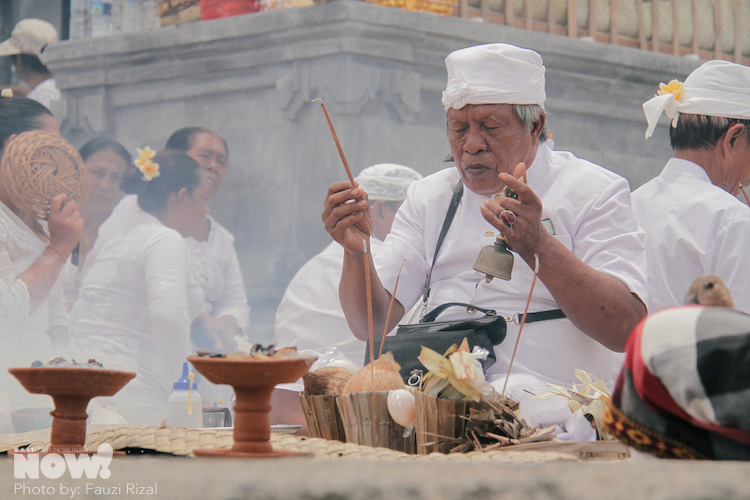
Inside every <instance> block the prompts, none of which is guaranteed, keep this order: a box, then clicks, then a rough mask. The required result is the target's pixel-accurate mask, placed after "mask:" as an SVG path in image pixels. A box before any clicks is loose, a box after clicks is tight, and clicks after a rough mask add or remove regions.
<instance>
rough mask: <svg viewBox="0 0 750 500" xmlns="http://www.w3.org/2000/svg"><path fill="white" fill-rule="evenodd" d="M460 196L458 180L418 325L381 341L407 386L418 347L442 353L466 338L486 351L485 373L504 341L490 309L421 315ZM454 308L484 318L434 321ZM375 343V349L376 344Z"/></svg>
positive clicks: (500, 320)
mask: <svg viewBox="0 0 750 500" xmlns="http://www.w3.org/2000/svg"><path fill="white" fill-rule="evenodd" d="M463 193H464V185H463V182H461V180H459V181H458V183H457V184H456V187H455V188H454V190H453V198H452V199H451V204H450V205H449V206H448V212H447V213H446V214H445V220H444V221H443V227H442V228H441V229H440V235H439V236H438V240H437V245H436V246H435V255H434V256H433V257H432V266H430V271H429V273H427V279H426V281H425V285H424V293H423V294H422V313H423V315H422V318H421V319H420V320H419V323H415V324H409V325H398V329H397V330H396V335H393V336H387V337H385V339H384V340H383V352H390V353H391V354H393V358H394V360H395V361H396V362H397V363H398V364H399V365H401V369H400V370H399V372H400V374H401V378H403V379H404V382H405V383H407V384H408V383H409V379H410V378H411V376H412V372H413V371H414V370H421V371H422V372H424V366H423V365H422V363H421V362H420V361H419V360H418V359H417V357H418V356H419V354H420V353H421V352H422V346H425V347H429V348H430V349H432V350H434V351H435V352H438V353H440V354H443V353H445V351H447V350H448V348H450V347H451V346H452V345H453V344H456V345H460V344H461V342H463V340H464V338H466V340H467V341H468V343H469V349H470V350H471V349H473V348H474V346H475V345H478V346H480V347H483V348H485V349H487V351H488V352H489V354H488V356H487V359H485V360H482V362H481V363H482V368H483V369H484V370H487V368H489V367H490V366H492V365H493V364H494V363H495V361H497V358H496V357H495V351H494V349H493V346H494V345H498V344H500V343H501V342H502V341H503V340H504V339H505V330H506V324H505V318H503V317H502V316H498V315H497V313H496V312H495V311H494V310H491V309H484V308H481V307H477V306H473V305H471V304H465V303H463V302H448V303H445V304H442V305H440V306H438V307H436V308H435V309H433V310H432V311H430V312H429V313H426V314H425V312H426V310H427V304H428V301H429V297H430V281H431V280H432V269H433V268H434V267H435V261H436V260H437V255H438V252H439V251H440V247H441V246H442V244H443V240H444V239H445V235H446V233H447V232H448V228H449V227H450V225H451V222H453V216H454V215H455V214H456V210H457V209H458V204H459V202H460V201H461V197H462V196H463ZM454 306H460V307H465V308H466V309H467V311H481V312H483V313H484V316H482V317H480V318H471V319H469V318H465V319H459V320H453V321H435V320H436V319H437V317H438V316H439V315H440V314H441V313H442V312H443V311H445V310H446V309H447V308H449V307H454ZM376 344H377V345H378V347H379V345H380V344H379V343H376ZM369 361H370V345H369V344H368V345H367V347H366V348H365V360H364V362H365V364H367V363H368V362H369Z"/></svg>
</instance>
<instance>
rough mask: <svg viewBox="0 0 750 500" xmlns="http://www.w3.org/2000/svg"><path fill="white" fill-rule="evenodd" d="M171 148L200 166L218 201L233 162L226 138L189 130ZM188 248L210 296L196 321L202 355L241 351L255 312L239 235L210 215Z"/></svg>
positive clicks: (195, 335) (194, 328)
mask: <svg viewBox="0 0 750 500" xmlns="http://www.w3.org/2000/svg"><path fill="white" fill-rule="evenodd" d="M166 148H167V149H175V150H178V151H182V152H184V153H187V154H188V155H189V156H191V157H192V158H193V159H194V160H195V161H197V162H198V164H199V165H200V166H201V168H203V172H204V178H205V179H204V181H205V182H206V184H207V189H206V200H207V201H210V200H212V199H213V198H214V197H216V195H217V194H218V193H219V190H220V189H221V185H222V183H223V182H224V177H225V176H226V173H227V164H228V161H229V147H228V146H227V143H226V141H225V140H224V139H223V138H221V137H219V135H217V134H216V133H215V132H212V131H211V130H208V129H206V128H203V127H185V128H181V129H179V130H177V131H176V132H174V133H173V134H172V135H171V136H170V137H169V139H168V140H167V144H166ZM186 242H187V249H188V262H189V263H190V271H191V274H192V277H193V279H194V280H195V282H196V283H197V284H198V285H199V286H200V287H201V289H203V294H204V296H205V302H204V304H203V308H202V310H201V312H200V313H199V314H198V316H197V317H196V318H195V320H194V321H193V325H192V338H193V341H194V342H195V343H196V345H197V347H200V348H202V349H208V350H218V351H222V352H231V351H235V350H237V348H238V347H237V345H236V343H237V342H240V343H241V342H242V340H243V339H244V338H245V336H246V334H247V329H248V327H249V325H250V306H249V305H248V303H247V295H246V294H245V283H244V280H243V279H242V270H241V269H240V264H239V259H238V258H237V251H236V250H235V247H234V235H233V234H232V233H231V232H229V230H228V229H226V228H225V227H224V226H222V225H221V224H219V223H218V222H217V221H216V219H214V218H213V217H211V215H206V217H205V219H204V220H203V221H201V223H200V224H198V225H197V226H196V227H194V228H193V230H192V231H191V233H190V234H189V235H188V237H187V238H186Z"/></svg>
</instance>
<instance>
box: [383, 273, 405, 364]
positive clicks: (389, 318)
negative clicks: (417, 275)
mask: <svg viewBox="0 0 750 500" xmlns="http://www.w3.org/2000/svg"><path fill="white" fill-rule="evenodd" d="M405 262H406V260H405V259H404V260H402V261H401V267H399V268H398V274H397V275H396V284H395V285H393V295H391V302H390V303H389V304H388V314H386V316H385V326H384V327H383V336H382V337H381V339H380V351H379V352H378V358H380V356H382V355H383V344H385V336H386V334H387V333H388V323H389V322H390V321H391V311H392V310H393V302H394V301H395V300H396V290H398V280H399V279H401V270H402V269H403V268H404V263H405Z"/></svg>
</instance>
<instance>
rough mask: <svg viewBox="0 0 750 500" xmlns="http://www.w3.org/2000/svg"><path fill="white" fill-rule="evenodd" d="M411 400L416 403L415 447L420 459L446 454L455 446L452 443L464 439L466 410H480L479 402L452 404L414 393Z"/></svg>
mask: <svg viewBox="0 0 750 500" xmlns="http://www.w3.org/2000/svg"><path fill="white" fill-rule="evenodd" d="M414 397H415V398H416V400H417V421H416V424H415V425H416V430H415V434H416V444H417V453H418V454H420V455H428V454H430V453H432V452H439V453H448V452H449V451H450V450H451V448H453V446H455V443H453V442H452V441H451V440H453V439H455V438H459V437H462V436H463V435H464V431H465V429H466V418H465V417H468V416H469V410H470V409H471V408H475V409H480V408H482V406H483V403H481V402H480V403H474V402H472V401H451V400H449V399H444V398H436V397H434V396H430V395H427V394H425V393H423V392H415V393H414ZM446 438H448V440H446Z"/></svg>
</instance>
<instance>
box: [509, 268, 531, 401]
mask: <svg viewBox="0 0 750 500" xmlns="http://www.w3.org/2000/svg"><path fill="white" fill-rule="evenodd" d="M537 276H539V255H537V254H534V278H533V279H532V280H531V288H530V289H529V298H528V299H526V308H525V309H524V310H523V316H522V317H521V324H520V325H519V326H518V337H516V345H515V347H513V355H512V356H511V357H510V363H509V364H508V374H507V375H506V376H505V383H504V384H503V392H502V393H501V394H500V396H502V397H505V389H507V388H508V380H509V379H510V370H511V369H512V368H513V360H515V359H516V351H517V350H518V344H519V342H520V341H521V333H522V332H523V325H525V324H526V315H527V314H528V312H529V304H531V296H532V294H533V293H534V285H535V284H536V278H537Z"/></svg>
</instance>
